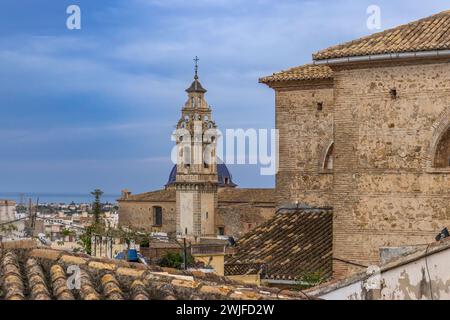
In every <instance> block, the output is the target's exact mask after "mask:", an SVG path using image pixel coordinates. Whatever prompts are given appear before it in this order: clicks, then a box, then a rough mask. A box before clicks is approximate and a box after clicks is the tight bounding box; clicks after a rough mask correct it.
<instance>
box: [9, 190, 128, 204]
mask: <svg viewBox="0 0 450 320" xmlns="http://www.w3.org/2000/svg"><path fill="white" fill-rule="evenodd" d="M119 198H120V195H119V194H111V193H105V194H103V195H102V197H101V200H102V203H106V202H108V203H116V202H117V199H119ZM0 199H2V200H14V201H16V202H17V203H20V202H21V201H23V202H25V203H26V204H27V203H28V202H29V200H30V199H31V201H32V202H33V203H36V201H37V200H38V199H39V203H65V204H69V203H72V202H74V203H91V202H92V201H93V200H94V197H93V196H92V195H91V194H90V193H87V194H85V193H57V192H0Z"/></svg>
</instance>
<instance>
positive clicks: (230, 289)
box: [0, 248, 306, 300]
mask: <svg viewBox="0 0 450 320" xmlns="http://www.w3.org/2000/svg"><path fill="white" fill-rule="evenodd" d="M71 266H72V267H76V266H78V267H79V276H80V279H79V280H80V281H79V287H78V288H75V289H71V288H70V284H71V282H70V281H69V282H68V280H70V279H69V277H70V276H72V275H73V273H71V271H70V270H69V269H68V268H69V267H71ZM75 282H76V281H75ZM264 292H266V293H264ZM262 298H265V299H305V298H306V296H304V295H299V294H298V293H296V292H292V291H288V292H287V293H286V294H285V295H283V296H282V297H281V296H279V295H278V291H277V292H275V291H271V289H270V288H263V287H256V286H249V285H244V284H241V283H237V282H235V281H232V280H230V279H228V278H226V277H220V276H218V275H215V274H210V273H208V274H206V273H201V272H199V271H196V272H195V273H194V272H188V271H182V270H175V269H174V270H171V269H165V270H163V269H162V268H160V267H158V266H145V265H142V264H135V263H128V262H124V261H117V260H109V259H97V258H93V257H90V256H87V255H83V254H72V253H69V252H63V251H58V250H51V249H31V248H27V249H0V300H50V299H51V300H73V299H81V300H149V299H152V300H159V299H161V300H163V299H164V300H174V299H190V300H196V299H227V300H229V299H262Z"/></svg>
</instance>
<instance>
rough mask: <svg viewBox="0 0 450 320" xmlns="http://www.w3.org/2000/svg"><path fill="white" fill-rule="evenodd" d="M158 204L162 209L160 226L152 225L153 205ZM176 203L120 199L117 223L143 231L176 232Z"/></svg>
mask: <svg viewBox="0 0 450 320" xmlns="http://www.w3.org/2000/svg"><path fill="white" fill-rule="evenodd" d="M154 206H159V207H162V210H163V224H162V227H161V228H160V227H154V221H153V218H154V217H153V207H154ZM176 219H177V218H176V205H175V202H140V201H121V202H120V215H119V225H120V226H123V227H131V228H133V229H134V230H141V231H144V232H152V231H161V232H167V233H174V232H176Z"/></svg>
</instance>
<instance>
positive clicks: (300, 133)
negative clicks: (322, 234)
mask: <svg viewBox="0 0 450 320" xmlns="http://www.w3.org/2000/svg"><path fill="white" fill-rule="evenodd" d="M313 59H314V63H313V64H310V65H304V66H300V67H295V68H292V69H289V70H287V71H282V72H279V73H275V74H274V75H272V76H269V77H265V78H262V79H260V81H261V82H262V83H265V84H267V85H269V86H270V87H271V88H273V89H274V90H275V94H276V99H275V100H276V102H275V104H276V127H277V128H278V129H279V132H280V154H279V156H280V159H279V165H280V169H279V173H278V174H277V178H276V195H277V199H276V201H277V204H278V205H284V204H287V203H295V202H301V203H307V204H309V205H312V206H318V207H323V206H331V207H333V210H334V223H333V225H334V226H333V239H334V240H333V255H334V258H335V263H334V271H335V275H336V276H339V275H342V274H344V273H346V272H348V271H350V270H351V269H353V267H354V264H361V265H370V264H376V263H378V262H379V248H380V247H386V246H387V247H390V246H400V245H413V244H423V243H429V242H430V241H432V240H433V239H434V237H435V236H436V234H437V233H438V232H439V231H440V230H441V229H442V228H444V227H446V226H449V225H450V11H446V12H442V13H440V14H437V15H433V16H431V17H428V18H425V19H422V20H419V21H416V22H412V23H409V24H406V25H403V26H399V27H397V28H394V29H391V30H387V31H384V32H381V33H376V34H373V35H370V36H368V37H365V38H362V39H358V40H355V41H351V42H348V43H344V44H342V45H338V46H334V47H331V48H328V49H326V50H323V51H320V52H318V53H316V54H314V55H313ZM343 260H345V261H347V262H343ZM349 262H350V263H349ZM351 263H353V264H351Z"/></svg>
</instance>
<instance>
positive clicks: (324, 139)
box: [276, 81, 334, 206]
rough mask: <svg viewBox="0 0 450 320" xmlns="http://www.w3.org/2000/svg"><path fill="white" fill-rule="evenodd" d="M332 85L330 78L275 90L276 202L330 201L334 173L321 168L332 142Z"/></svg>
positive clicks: (321, 203) (325, 202)
mask: <svg viewBox="0 0 450 320" xmlns="http://www.w3.org/2000/svg"><path fill="white" fill-rule="evenodd" d="M332 85H333V83H332V82H331V81H316V82H307V83H306V84H305V83H301V84H299V85H297V86H292V87H282V88H278V89H276V128H277V129H278V130H279V137H280V140H279V172H278V174H277V177H276V191H277V204H278V205H284V204H288V203H295V202H296V201H299V203H307V204H309V205H314V206H328V205H330V204H331V201H330V192H331V190H332V186H333V175H332V174H330V172H329V171H327V170H326V169H325V168H324V160H325V156H326V153H327V150H328V149H329V147H330V146H331V144H332V142H333V114H334V106H333V105H334V101H333V87H332ZM319 104H321V110H320V105H319Z"/></svg>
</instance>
